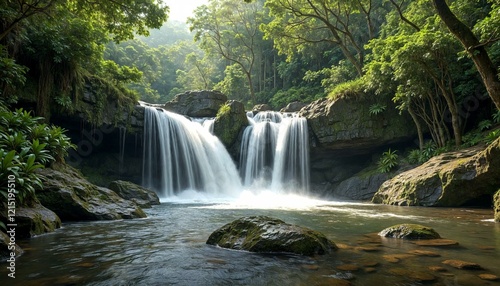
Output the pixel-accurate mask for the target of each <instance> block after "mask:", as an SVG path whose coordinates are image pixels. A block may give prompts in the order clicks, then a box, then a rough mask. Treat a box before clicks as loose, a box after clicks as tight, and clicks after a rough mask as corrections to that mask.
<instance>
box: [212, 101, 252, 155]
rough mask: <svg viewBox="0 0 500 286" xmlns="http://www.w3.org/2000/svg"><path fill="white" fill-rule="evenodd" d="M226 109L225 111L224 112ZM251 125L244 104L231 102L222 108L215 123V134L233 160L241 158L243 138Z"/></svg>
mask: <svg viewBox="0 0 500 286" xmlns="http://www.w3.org/2000/svg"><path fill="white" fill-rule="evenodd" d="M223 109H224V110H223ZM248 125H249V122H248V118H247V116H246V112H245V106H244V105H243V103H241V102H238V101H235V100H229V101H228V102H227V103H226V104H225V105H223V106H222V107H221V111H220V112H219V113H218V114H217V117H216V118H215V122H214V134H215V136H217V137H218V138H219V139H220V141H221V142H222V144H224V146H226V149H228V151H229V153H230V154H231V155H232V156H233V158H237V157H239V155H238V154H239V151H240V145H241V142H239V141H238V139H240V140H241V136H242V134H243V130H244V129H245V127H247V126H248Z"/></svg>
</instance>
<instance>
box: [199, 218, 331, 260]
mask: <svg viewBox="0 0 500 286" xmlns="http://www.w3.org/2000/svg"><path fill="white" fill-rule="evenodd" d="M207 244H211V245H217V246H220V247H223V248H231V249H237V250H247V251H251V252H285V253H295V254H301V255H315V254H326V253H330V252H331V251H332V250H336V249H337V246H336V245H335V243H333V242H332V241H330V240H329V239H328V238H326V237H325V236H324V235H323V234H321V233H319V232H316V231H314V230H311V229H308V228H305V227H300V226H297V225H292V224H287V223H285V222H284V221H282V220H279V219H275V218H270V217H266V216H252V217H243V218H240V219H237V220H235V221H233V222H231V223H228V224H226V225H224V226H223V227H221V228H219V229H218V230H216V231H214V232H213V233H212V234H211V235H210V237H209V238H208V240H207Z"/></svg>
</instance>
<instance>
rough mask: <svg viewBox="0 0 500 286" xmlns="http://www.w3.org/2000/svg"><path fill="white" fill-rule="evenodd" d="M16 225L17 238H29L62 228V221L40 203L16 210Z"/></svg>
mask: <svg viewBox="0 0 500 286" xmlns="http://www.w3.org/2000/svg"><path fill="white" fill-rule="evenodd" d="M37 195H38V193H37ZM16 224H17V227H16V238H28V237H32V236H35V235H39V234H44V233H49V232H53V231H54V230H56V229H57V228H60V227H61V219H60V218H59V217H58V216H57V215H56V214H55V213H54V212H53V211H51V210H50V209H48V208H46V207H44V206H42V205H41V204H40V203H34V204H33V205H31V206H29V207H28V206H24V207H21V208H18V209H16Z"/></svg>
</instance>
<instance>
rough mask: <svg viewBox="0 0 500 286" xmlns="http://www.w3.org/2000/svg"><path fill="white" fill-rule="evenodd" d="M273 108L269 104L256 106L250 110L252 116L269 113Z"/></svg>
mask: <svg viewBox="0 0 500 286" xmlns="http://www.w3.org/2000/svg"><path fill="white" fill-rule="evenodd" d="M271 110H273V108H272V107H271V106H270V105H269V104H257V105H255V106H254V107H253V108H252V112H253V114H254V115H255V114H257V113H259V112H261V111H271Z"/></svg>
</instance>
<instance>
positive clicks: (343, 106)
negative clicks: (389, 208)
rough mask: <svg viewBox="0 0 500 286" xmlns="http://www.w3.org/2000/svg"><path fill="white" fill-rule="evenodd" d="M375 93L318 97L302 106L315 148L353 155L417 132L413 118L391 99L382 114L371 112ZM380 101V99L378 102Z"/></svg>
mask: <svg viewBox="0 0 500 286" xmlns="http://www.w3.org/2000/svg"><path fill="white" fill-rule="evenodd" d="M375 100H376V97H374V98H373V99H372V98H369V97H368V96H361V97H360V98H348V99H343V98H340V99H335V100H331V99H326V98H323V99H319V100H317V101H315V102H313V103H311V104H309V105H308V106H306V107H304V108H302V110H301V111H300V113H299V114H300V115H301V116H303V117H305V118H307V122H308V125H309V128H310V130H311V146H312V147H313V152H315V153H318V152H320V153H321V152H323V153H329V154H332V153H333V154H335V155H336V156H351V155H360V154H369V153H373V152H374V151H375V150H377V149H378V148H380V147H381V146H386V145H389V144H398V143H403V142H407V141H409V140H411V139H413V138H415V136H416V132H415V128H409V126H413V123H412V121H411V119H410V118H408V117H406V116H402V115H400V114H399V111H398V110H397V109H396V108H395V106H394V104H393V103H392V102H391V101H390V100H386V102H383V104H384V105H385V106H386V109H385V110H384V111H383V112H381V113H380V114H376V115H375V114H371V113H370V106H372V105H373V104H375V103H377V102H376V101H375ZM378 104H380V103H378Z"/></svg>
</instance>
